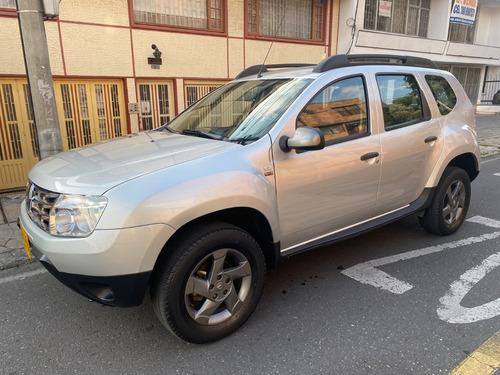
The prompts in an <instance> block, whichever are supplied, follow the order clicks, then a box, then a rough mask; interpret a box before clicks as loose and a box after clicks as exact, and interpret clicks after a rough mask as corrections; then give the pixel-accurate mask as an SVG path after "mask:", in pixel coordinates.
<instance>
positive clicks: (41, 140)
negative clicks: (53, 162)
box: [16, 0, 63, 159]
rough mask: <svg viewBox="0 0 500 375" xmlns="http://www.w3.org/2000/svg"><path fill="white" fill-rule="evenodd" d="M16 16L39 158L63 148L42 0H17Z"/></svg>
mask: <svg viewBox="0 0 500 375" xmlns="http://www.w3.org/2000/svg"><path fill="white" fill-rule="evenodd" d="M16 3H17V18H18V20H19V31H20V33H21V40H22V44H23V51H24V63H25V65H26V74H27V76H28V84H29V88H30V93H31V100H32V103H33V111H34V116H35V125H36V132H37V136H38V144H39V149H40V155H39V156H40V159H45V158H47V157H49V156H51V155H54V154H56V153H58V152H61V151H62V150H63V148H62V139H61V131H60V129H59V121H58V117H57V107H56V101H55V97H54V84H53V82H52V72H51V70H50V61H49V50H48V47H47V37H46V35H45V25H44V23H43V22H44V21H43V15H44V8H43V3H42V0H17V1H16Z"/></svg>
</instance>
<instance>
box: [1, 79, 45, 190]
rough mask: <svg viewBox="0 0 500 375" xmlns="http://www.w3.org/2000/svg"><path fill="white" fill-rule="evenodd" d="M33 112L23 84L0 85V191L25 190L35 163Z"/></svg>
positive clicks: (8, 83)
mask: <svg viewBox="0 0 500 375" xmlns="http://www.w3.org/2000/svg"><path fill="white" fill-rule="evenodd" d="M37 156H38V144H37V141H36V135H35V132H34V123H33V110H32V109H31V101H30V100H29V91H28V90H27V85H26V84H25V81H24V80H17V79H12V80H2V81H0V190H3V189H10V188H13V187H19V186H24V185H25V184H26V176H27V174H28V171H29V169H30V167H31V165H33V164H34V163H35V162H36V161H37V160H38V158H37Z"/></svg>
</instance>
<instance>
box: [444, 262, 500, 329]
mask: <svg viewBox="0 0 500 375" xmlns="http://www.w3.org/2000/svg"><path fill="white" fill-rule="evenodd" d="M498 266H500V253H496V254H493V255H490V256H489V257H488V258H486V259H485V260H483V262H482V263H481V264H480V265H479V266H476V267H474V268H471V269H470V270H468V271H467V272H465V273H464V274H463V275H462V276H460V279H458V280H457V281H455V282H453V283H452V284H451V286H450V290H449V291H448V292H447V293H446V294H445V295H444V296H443V297H442V298H440V299H439V302H441V306H440V307H439V308H438V309H437V314H438V316H439V318H440V319H441V320H444V321H445V322H448V323H462V324H464V323H473V322H478V321H480V320H485V319H490V318H493V317H495V316H497V315H499V312H500V298H497V299H496V300H493V301H491V302H487V303H485V304H483V305H480V306H476V307H463V306H461V305H460V302H462V300H463V299H464V297H465V296H466V295H467V293H469V292H470V290H471V289H472V287H473V286H474V285H476V284H477V283H478V282H479V281H480V280H481V279H482V278H483V277H485V276H486V275H487V274H488V273H489V272H491V271H492V270H494V269H495V268H496V267H498Z"/></svg>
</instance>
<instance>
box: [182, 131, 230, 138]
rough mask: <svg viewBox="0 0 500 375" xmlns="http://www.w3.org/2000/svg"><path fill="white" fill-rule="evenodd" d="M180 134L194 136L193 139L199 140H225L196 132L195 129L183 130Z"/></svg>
mask: <svg viewBox="0 0 500 375" xmlns="http://www.w3.org/2000/svg"><path fill="white" fill-rule="evenodd" d="M182 134H185V135H194V136H195V137H201V138H209V139H216V140H218V141H224V140H226V138H225V137H223V136H221V135H217V134H212V133H205V132H202V131H200V130H196V129H184V130H183V131H182Z"/></svg>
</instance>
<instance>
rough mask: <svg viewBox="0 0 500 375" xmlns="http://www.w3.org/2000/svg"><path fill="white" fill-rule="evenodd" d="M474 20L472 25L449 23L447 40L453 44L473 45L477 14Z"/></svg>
mask: <svg viewBox="0 0 500 375" xmlns="http://www.w3.org/2000/svg"><path fill="white" fill-rule="evenodd" d="M478 13H479V12H476V19H475V20H474V25H470V26H469V25H464V24H461V23H454V22H450V28H449V29H448V40H449V41H450V42H455V43H468V44H473V43H474V36H475V35H476V24H477V14H478Z"/></svg>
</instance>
